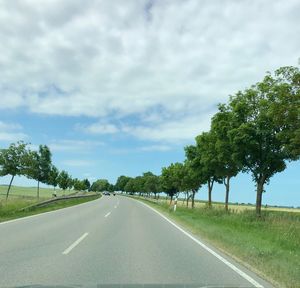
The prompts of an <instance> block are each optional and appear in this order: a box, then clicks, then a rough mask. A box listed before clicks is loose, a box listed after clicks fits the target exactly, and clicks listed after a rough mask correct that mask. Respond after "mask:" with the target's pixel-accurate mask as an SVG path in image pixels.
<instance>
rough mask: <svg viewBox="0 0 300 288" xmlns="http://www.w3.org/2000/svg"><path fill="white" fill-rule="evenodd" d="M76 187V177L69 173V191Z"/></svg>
mask: <svg viewBox="0 0 300 288" xmlns="http://www.w3.org/2000/svg"><path fill="white" fill-rule="evenodd" d="M73 187H74V179H73V178H72V177H71V176H70V175H69V179H68V189H69V192H70V190H71V189H72V188H73Z"/></svg>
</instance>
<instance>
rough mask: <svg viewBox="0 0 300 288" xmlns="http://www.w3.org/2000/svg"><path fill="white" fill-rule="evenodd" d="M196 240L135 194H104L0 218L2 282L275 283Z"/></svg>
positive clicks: (258, 285) (91, 283)
mask: <svg viewBox="0 0 300 288" xmlns="http://www.w3.org/2000/svg"><path fill="white" fill-rule="evenodd" d="M198 239H199V238H197V239H195V238H193V236H191V235H190V234H187V233H186V232H185V231H183V230H180V227H176V226H175V225H173V224H172V223H170V222H168V221H167V220H166V219H165V218H163V217H162V216H161V215H159V214H158V213H156V212H155V211H153V209H151V208H149V207H147V206H145V205H144V204H142V203H141V202H139V201H137V200H133V199H130V198H126V197H123V196H103V197H102V198H101V199H98V200H95V201H91V202H87V203H84V204H81V205H79V206H74V207H70V208H66V209H62V210H58V211H54V212H49V213H45V214H40V215H37V216H33V217H27V218H24V219H18V220H12V221H9V222H6V223H2V224H0V287H3V286H5V287H12V286H25V285H68V286H70V285H84V286H88V287H94V286H95V285H98V284H112V283H115V284H123V285H124V284H178V285H179V284H180V285H181V287H182V285H183V284H185V285H187V284H197V285H199V286H195V287H202V286H205V285H206V286H211V287H214V286H217V287H255V286H256V287H266V288H267V287H271V286H270V284H269V283H267V282H266V281H264V280H263V279H261V278H260V277H258V276H256V275H255V274H254V273H252V272H250V271H249V270H247V269H245V268H244V267H242V266H241V265H239V264H237V263H236V262H235V261H233V260H232V259H230V258H228V257H226V256H224V255H223V254H222V253H220V252H219V251H217V250H216V249H214V248H212V247H211V246H209V245H207V244H203V241H201V240H200V241H201V242H199V240H198ZM210 249H212V250H210Z"/></svg>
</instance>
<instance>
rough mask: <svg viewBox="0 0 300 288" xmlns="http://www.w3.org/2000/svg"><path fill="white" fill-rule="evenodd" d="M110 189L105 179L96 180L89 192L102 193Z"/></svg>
mask: <svg viewBox="0 0 300 288" xmlns="http://www.w3.org/2000/svg"><path fill="white" fill-rule="evenodd" d="M109 187H110V184H109V182H108V180H106V179H98V180H96V181H95V182H94V183H93V184H92V185H91V187H90V190H91V191H95V192H96V191H98V192H103V191H108V190H109Z"/></svg>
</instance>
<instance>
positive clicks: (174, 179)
mask: <svg viewBox="0 0 300 288" xmlns="http://www.w3.org/2000/svg"><path fill="white" fill-rule="evenodd" d="M183 175H184V170H183V164H182V163H178V162H176V163H172V164H171V165H170V166H168V167H164V168H162V173H161V184H162V188H163V190H164V192H165V193H166V194H167V195H168V196H169V197H170V198H171V199H170V203H172V201H173V197H174V195H176V194H177V193H179V192H180V189H181V187H182V178H183Z"/></svg>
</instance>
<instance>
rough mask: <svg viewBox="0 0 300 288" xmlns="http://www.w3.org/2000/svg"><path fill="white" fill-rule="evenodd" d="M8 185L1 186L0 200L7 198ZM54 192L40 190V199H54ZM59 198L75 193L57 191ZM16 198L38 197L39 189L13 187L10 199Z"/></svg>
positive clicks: (49, 189) (44, 189)
mask: <svg viewBox="0 0 300 288" xmlns="http://www.w3.org/2000/svg"><path fill="white" fill-rule="evenodd" d="M7 188H8V187H7V186H6V185H0V199H1V198H3V197H5V196H6V191H7ZM53 192H54V190H53V188H40V198H42V199H43V198H49V197H52V194H53ZM56 193H57V196H62V195H64V194H65V195H68V194H70V193H74V191H72V190H71V191H70V192H69V191H68V190H66V191H65V192H64V191H62V190H60V189H56ZM16 196H24V197H37V188H36V187H19V186H11V189H10V192H9V198H15V197H16Z"/></svg>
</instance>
